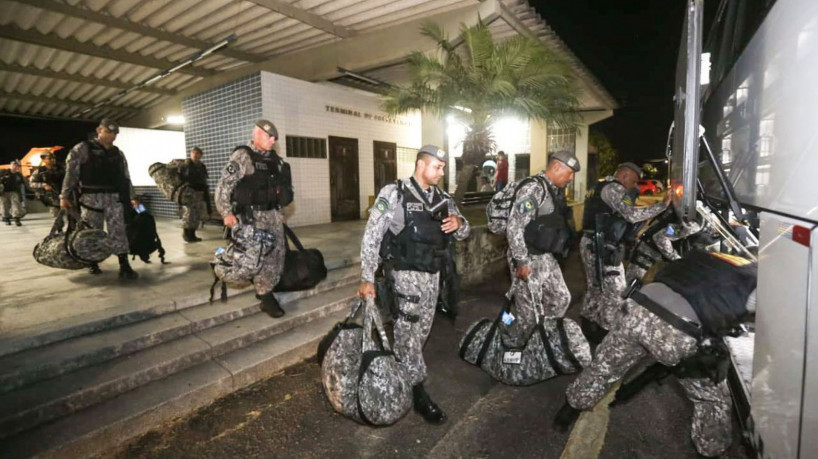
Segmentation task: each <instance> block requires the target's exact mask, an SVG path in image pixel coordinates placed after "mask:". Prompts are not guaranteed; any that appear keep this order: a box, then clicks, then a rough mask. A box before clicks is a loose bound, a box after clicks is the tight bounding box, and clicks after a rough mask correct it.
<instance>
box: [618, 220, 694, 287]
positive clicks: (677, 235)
mask: <svg viewBox="0 0 818 459" xmlns="http://www.w3.org/2000/svg"><path fill="white" fill-rule="evenodd" d="M677 221H678V217H677V216H676V213H675V211H674V210H673V209H672V208H668V209H667V210H665V214H664V215H661V216H660V217H659V218H658V219H657V221H655V222H653V223H651V225H650V227H648V229H647V230H646V231H645V232H644V233H643V234H642V236H640V238H639V241H638V242H637V244H636V247H635V248H634V249H633V254H632V255H631V257H630V260H629V263H628V268H627V270H626V271H625V281H626V282H627V283H628V284H630V283H631V282H632V281H634V280H640V281H641V280H642V278H643V277H644V276H645V273H646V272H647V271H648V269H650V267H651V266H653V264H654V263H656V262H657V261H660V260H664V261H673V260H678V259H680V258H682V257H681V255H679V252H677V251H676V249H675V248H674V247H673V242H675V241H679V240H682V239H684V238H687V237H689V236H692V235H694V234H696V233H698V232H699V231H701V226H700V225H699V224H698V223H696V222H683V223H675V222H677Z"/></svg>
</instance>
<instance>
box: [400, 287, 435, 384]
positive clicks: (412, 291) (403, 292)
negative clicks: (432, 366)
mask: <svg viewBox="0 0 818 459" xmlns="http://www.w3.org/2000/svg"><path fill="white" fill-rule="evenodd" d="M392 276H393V279H394V281H395V290H396V292H395V293H396V296H397V301H398V309H399V310H400V314H398V317H397V318H396V319H395V326H394V331H395V344H394V346H393V347H394V349H393V350H394V352H395V357H396V358H397V359H398V362H399V364H400V365H401V367H403V369H404V371H405V372H406V375H407V376H408V377H409V382H410V383H411V384H412V385H413V386H414V385H416V384H420V383H422V382H423V381H424V380H425V379H426V362H425V361H424V360H423V346H424V345H425V344H426V339H427V338H428V337H429V332H430V331H431V330H432V321H433V320H434V318H435V306H436V305H437V295H438V290H439V288H440V284H439V280H440V273H426V272H421V271H393V273H392ZM411 297H414V298H411ZM412 316H414V317H412ZM414 319H417V320H414Z"/></svg>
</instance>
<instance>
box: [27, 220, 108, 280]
mask: <svg viewBox="0 0 818 459" xmlns="http://www.w3.org/2000/svg"><path fill="white" fill-rule="evenodd" d="M66 217H68V220H69V224H68V229H67V230H66V231H63V227H64V226H65V218H66ZM78 220H79V219H75V218H72V217H71V216H69V215H68V214H67V213H66V212H65V211H64V210H60V212H59V213H58V214H57V218H56V219H55V220H54V224H53V225H52V227H51V232H49V234H48V236H46V237H45V239H43V241H42V242H40V243H39V244H37V245H36V246H35V247H34V259H35V260H36V261H37V263H40V264H42V265H45V266H49V267H51V268H61V269H81V268H84V267H86V266H88V265H89V264H90V263H99V262H102V261H103V260H105V259H106V258H108V257H109V256H111V254H112V253H113V247H112V245H111V240H110V238H109V237H108V234H107V233H106V232H105V231H103V230H99V229H93V228H90V227H89V226H88V225H87V224H86V223H85V222H83V221H81V220H79V221H78Z"/></svg>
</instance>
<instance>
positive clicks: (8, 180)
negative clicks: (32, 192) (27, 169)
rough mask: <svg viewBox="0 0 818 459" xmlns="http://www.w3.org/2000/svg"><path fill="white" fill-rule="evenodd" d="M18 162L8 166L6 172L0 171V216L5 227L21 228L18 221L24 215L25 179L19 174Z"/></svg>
mask: <svg viewBox="0 0 818 459" xmlns="http://www.w3.org/2000/svg"><path fill="white" fill-rule="evenodd" d="M20 169H21V168H20V162H19V161H17V160H15V161H12V162H11V164H10V165H9V170H8V171H0V189H2V190H1V191H0V215H2V216H3V221H4V222H6V225H11V219H12V218H13V219H14V224H15V225H17V226H22V225H23V224H22V223H21V222H20V219H21V218H23V215H25V213H26V208H25V203H26V201H25V200H26V179H25V177H23V174H22V173H20Z"/></svg>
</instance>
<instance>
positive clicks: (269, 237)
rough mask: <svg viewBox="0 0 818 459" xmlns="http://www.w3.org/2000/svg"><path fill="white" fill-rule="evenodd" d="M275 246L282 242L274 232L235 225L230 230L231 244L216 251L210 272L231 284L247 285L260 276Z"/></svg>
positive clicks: (235, 285) (237, 285)
mask: <svg viewBox="0 0 818 459" xmlns="http://www.w3.org/2000/svg"><path fill="white" fill-rule="evenodd" d="M277 243H278V244H277ZM276 245H279V246H280V245H282V241H281V239H276V235H275V234H273V233H269V232H266V231H263V230H259V229H257V228H254V227H253V226H252V225H236V226H234V227H233V229H232V237H231V243H230V245H229V246H228V247H227V249H225V250H223V251H221V252H217V253H216V256H215V259H214V261H213V263H214V267H213V271H214V273H215V274H216V276H217V277H218V278H219V279H221V280H222V281H223V282H225V283H227V284H230V285H232V286H234V287H240V286H243V285H246V284H248V283H250V282H252V281H253V279H255V278H256V277H257V276H259V273H260V272H261V270H262V268H263V266H264V263H265V260H266V259H267V257H269V256H270V254H271V253H272V252H273V251H274V250H275V247H276Z"/></svg>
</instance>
